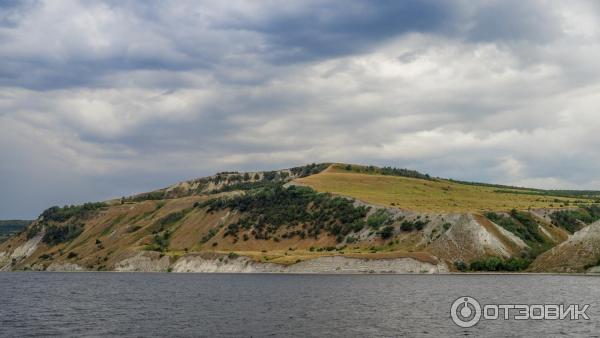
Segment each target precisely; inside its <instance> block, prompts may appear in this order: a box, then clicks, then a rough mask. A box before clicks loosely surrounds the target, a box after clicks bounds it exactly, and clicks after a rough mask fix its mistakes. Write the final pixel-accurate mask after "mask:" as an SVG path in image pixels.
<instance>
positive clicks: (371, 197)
mask: <svg viewBox="0 0 600 338" xmlns="http://www.w3.org/2000/svg"><path fill="white" fill-rule="evenodd" d="M295 182H297V183H300V184H303V185H307V186H310V187H312V188H313V189H315V190H317V191H320V192H330V193H333V194H339V195H345V196H350V197H354V198H356V199H359V200H362V201H364V202H368V203H373V204H378V205H384V206H395V207H398V208H401V209H407V210H413V211H421V212H481V211H507V210H511V209H513V208H514V209H518V210H526V209H529V208H559V207H561V206H563V207H564V206H565V204H566V203H567V202H568V203H574V202H576V199H574V198H564V197H555V196H541V195H532V194H531V195H530V194H525V193H523V192H525V191H523V190H521V191H518V192H519V193H507V192H497V190H498V188H495V187H486V186H476V185H468V184H461V183H456V182H452V181H448V180H443V179H435V180H424V179H417V178H407V177H399V176H388V175H378V174H365V173H356V172H350V171H346V170H344V169H343V167H342V166H340V165H333V166H331V167H330V168H329V169H327V170H325V171H323V172H322V173H320V174H317V175H312V176H308V177H304V178H301V179H297V180H295ZM503 190H506V189H503Z"/></svg>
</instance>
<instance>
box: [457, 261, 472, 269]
mask: <svg viewBox="0 0 600 338" xmlns="http://www.w3.org/2000/svg"><path fill="white" fill-rule="evenodd" d="M454 267H455V268H456V270H458V271H462V272H465V271H467V270H469V266H468V265H467V264H466V263H465V262H463V261H456V262H454Z"/></svg>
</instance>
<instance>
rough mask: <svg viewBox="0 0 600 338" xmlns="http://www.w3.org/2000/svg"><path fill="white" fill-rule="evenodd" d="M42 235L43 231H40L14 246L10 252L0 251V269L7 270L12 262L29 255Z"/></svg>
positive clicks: (35, 248)
mask: <svg viewBox="0 0 600 338" xmlns="http://www.w3.org/2000/svg"><path fill="white" fill-rule="evenodd" d="M43 237H44V233H43V232H41V233H39V234H37V235H36V236H35V237H33V238H31V239H29V240H27V241H26V242H25V243H23V244H21V245H20V246H18V247H17V248H15V250H14V251H13V252H12V253H9V252H0V271H9V270H11V267H12V264H13V262H20V261H22V260H24V259H25V258H27V257H29V256H31V255H32V254H33V253H34V252H35V251H36V250H37V248H38V245H39V244H40V242H41V241H42V238H43Z"/></svg>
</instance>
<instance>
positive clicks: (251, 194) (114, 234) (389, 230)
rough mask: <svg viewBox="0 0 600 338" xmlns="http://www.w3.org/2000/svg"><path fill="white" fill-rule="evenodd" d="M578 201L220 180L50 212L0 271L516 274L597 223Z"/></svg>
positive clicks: (255, 177) (366, 172)
mask: <svg viewBox="0 0 600 338" xmlns="http://www.w3.org/2000/svg"><path fill="white" fill-rule="evenodd" d="M499 187H500V188H499ZM498 189H501V190H502V191H498ZM507 189H511V191H515V193H507V192H506V190H507ZM530 192H531V193H530ZM584 195H585V194H578V195H574V197H560V196H553V195H552V193H548V194H547V195H540V191H539V190H535V191H534V190H531V191H528V190H527V189H523V188H514V187H502V186H485V185H478V184H473V183H458V182H452V181H448V180H443V179H439V178H433V177H431V176H429V175H426V174H421V173H418V172H416V171H412V170H406V169H396V168H376V167H362V166H353V165H329V164H312V165H308V166H303V167H296V168H291V169H284V170H278V171H269V172H253V173H237V172H226V173H220V174H217V175H214V176H210V177H206V178H200V179H196V180H191V181H186V182H182V183H179V184H176V185H173V186H171V187H168V188H165V189H161V190H157V191H153V192H149V193H144V194H139V195H135V196H131V197H124V198H120V199H115V200H111V201H106V202H102V203H86V204H83V205H80V206H65V207H52V208H49V209H47V210H46V211H44V212H43V213H42V215H41V216H40V217H39V218H38V220H36V221H35V222H34V223H33V224H32V225H31V226H29V227H28V228H27V230H26V231H23V232H21V233H19V234H17V235H15V236H13V237H11V238H10V239H9V240H7V241H6V242H4V243H1V244H0V270H2V269H49V268H52V267H53V265H56V264H59V265H60V264H62V265H64V264H70V265H71V267H73V266H76V267H80V268H83V269H86V270H113V269H116V268H118V267H119V266H121V265H122V264H123V262H124V261H127V260H129V259H130V258H131V257H133V256H136V257H137V255H139V254H143V255H146V256H144V257H146V258H147V260H153V259H154V260H161V262H163V263H165V262H164V260H165V259H166V260H167V263H165V264H167V265H168V262H175V261H177V260H178V259H180V258H182V257H190V256H193V255H197V254H218V255H224V256H231V257H237V256H238V255H241V256H247V257H250V258H251V259H252V260H254V261H257V262H263V263H278V264H295V263H297V262H302V261H305V260H310V259H313V258H318V257H323V256H344V257H359V258H368V259H382V258H404V257H409V258H412V259H414V260H418V261H420V262H427V263H430V264H438V263H439V262H443V263H444V264H446V265H447V266H449V267H451V269H453V268H455V269H459V270H460V269H467V270H468V269H473V270H481V269H491V270H511V271H513V270H522V269H525V268H527V266H528V264H529V263H530V262H531V261H532V260H533V259H534V258H535V257H537V256H538V255H540V254H541V253H543V252H545V251H547V250H548V249H550V248H552V247H555V246H556V245H558V244H559V243H561V242H563V241H565V240H566V239H567V238H568V236H569V234H570V233H572V232H573V231H576V230H578V229H581V228H583V227H585V226H587V224H589V223H590V222H593V221H594V220H596V219H597V218H598V217H599V216H600V213H598V210H600V209H599V208H598V207H597V206H595V205H593V204H592V203H591V202H593V199H592V198H590V197H581V196H584ZM567 205H568V207H566V206H567ZM530 208H534V209H531V210H529V209H530ZM148 257H151V258H148ZM152 257H153V258H152ZM136 264H141V263H139V262H138V263H136ZM144 264H150V265H151V264H153V263H149V262H146V263H143V264H142V266H145V265H144ZM161 264H162V263H161ZM165 266H166V265H165ZM165 266H163V267H165ZM142 268H144V267H142Z"/></svg>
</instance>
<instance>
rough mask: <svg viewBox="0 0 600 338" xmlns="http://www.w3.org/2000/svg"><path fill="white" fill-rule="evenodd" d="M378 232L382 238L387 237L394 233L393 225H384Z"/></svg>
mask: <svg viewBox="0 0 600 338" xmlns="http://www.w3.org/2000/svg"><path fill="white" fill-rule="evenodd" d="M378 234H379V235H380V236H381V238H383V239H388V238H390V237H392V236H393V235H394V227H393V226H391V225H388V226H385V227H384V228H383V229H382V230H381V231H379V232H378Z"/></svg>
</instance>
